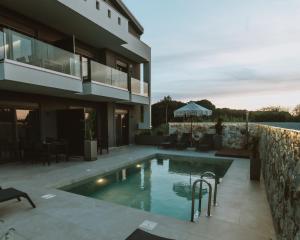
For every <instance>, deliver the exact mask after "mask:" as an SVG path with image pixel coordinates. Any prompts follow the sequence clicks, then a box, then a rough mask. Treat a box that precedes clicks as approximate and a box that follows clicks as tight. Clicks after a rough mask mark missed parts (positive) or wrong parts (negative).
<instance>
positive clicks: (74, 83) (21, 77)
mask: <svg viewBox="0 0 300 240" xmlns="http://www.w3.org/2000/svg"><path fill="white" fill-rule="evenodd" d="M0 89H2V90H8V91H14V92H21V93H23V92H24V93H32V94H42V95H49V96H56V97H64V98H72V99H80V100H88V101H101V102H119V103H126V104H143V105H148V104H149V98H148V97H145V96H141V95H134V94H132V97H131V99H130V93H129V91H127V90H125V89H121V88H117V87H113V86H109V85H105V84H101V83H94V82H88V83H83V84H82V81H81V80H80V79H79V78H77V77H73V76H70V75H67V74H62V73H58V72H54V71H51V70H47V69H43V68H39V67H35V66H31V65H28V64H23V63H19V62H15V61H12V60H4V61H2V62H0Z"/></svg>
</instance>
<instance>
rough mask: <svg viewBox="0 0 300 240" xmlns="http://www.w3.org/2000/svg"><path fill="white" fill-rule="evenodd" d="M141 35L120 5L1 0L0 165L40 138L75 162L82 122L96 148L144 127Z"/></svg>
mask: <svg viewBox="0 0 300 240" xmlns="http://www.w3.org/2000/svg"><path fill="white" fill-rule="evenodd" d="M143 31H144V29H143V27H142V26H141V25H140V23H139V22H138V21H137V20H136V18H135V17H134V16H133V15H132V13H131V12H130V10H129V9H128V8H127V7H126V6H125V5H124V4H123V3H122V1H121V0H106V1H104V0H43V1H41V0H26V1H20V0H1V2H0V154H1V155H0V162H1V161H6V160H8V159H13V158H15V157H16V156H15V155H16V154H18V152H19V151H20V148H22V146H24V144H28V143H33V142H36V141H46V140H47V139H65V140H66V141H68V143H69V149H70V151H71V154H73V155H79V156H80V155H82V154H83V148H84V139H85V138H86V133H87V130H86V118H87V116H93V119H94V122H95V126H94V128H93V132H92V135H93V138H95V139H97V140H98V141H99V142H101V144H102V145H103V146H104V145H106V146H109V147H113V146H121V145H127V144H130V143H133V141H134V134H135V132H136V131H137V130H138V129H147V128H150V125H151V122H150V118H151V116H150V115H151V113H150V111H151V110H150V109H151V107H150V102H151V100H150V99H151V49H150V47H149V46H147V45H146V44H145V43H143V42H142V41H141V39H140V38H141V36H142V34H143Z"/></svg>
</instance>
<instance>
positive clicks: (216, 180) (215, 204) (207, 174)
mask: <svg viewBox="0 0 300 240" xmlns="http://www.w3.org/2000/svg"><path fill="white" fill-rule="evenodd" d="M200 177H201V178H203V177H212V178H214V179H215V187H214V206H217V205H218V204H217V192H218V183H219V178H218V177H217V175H216V174H215V173H213V172H204V173H203V174H201V176H200Z"/></svg>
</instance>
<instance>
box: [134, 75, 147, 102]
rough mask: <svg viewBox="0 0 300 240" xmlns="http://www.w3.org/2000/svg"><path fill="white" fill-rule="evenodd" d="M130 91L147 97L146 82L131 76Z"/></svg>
mask: <svg viewBox="0 0 300 240" xmlns="http://www.w3.org/2000/svg"><path fill="white" fill-rule="evenodd" d="M131 92H132V93H133V94H138V95H143V96H147V97H148V95H149V94H148V92H149V87H148V83H146V82H141V81H140V80H138V79H135V78H131Z"/></svg>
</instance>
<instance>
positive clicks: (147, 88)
mask: <svg viewBox="0 0 300 240" xmlns="http://www.w3.org/2000/svg"><path fill="white" fill-rule="evenodd" d="M144 96H147V97H149V84H148V83H147V82H144Z"/></svg>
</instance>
